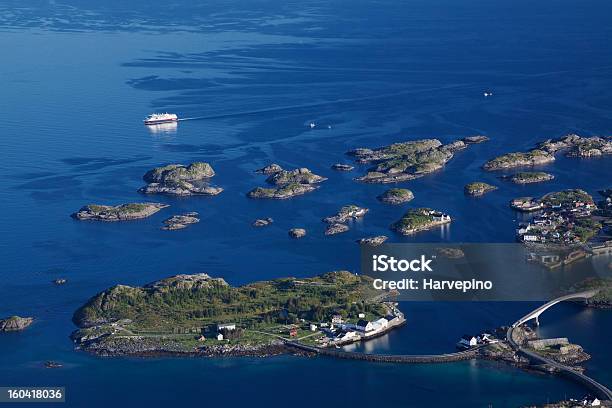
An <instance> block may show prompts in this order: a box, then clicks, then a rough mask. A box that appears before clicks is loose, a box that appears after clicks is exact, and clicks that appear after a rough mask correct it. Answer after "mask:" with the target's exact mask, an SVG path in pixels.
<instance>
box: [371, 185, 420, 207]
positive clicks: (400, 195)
mask: <svg viewBox="0 0 612 408" xmlns="http://www.w3.org/2000/svg"><path fill="white" fill-rule="evenodd" d="M376 198H378V200H379V201H381V202H383V203H386V204H396V205H397V204H402V203H406V202H408V201H411V200H412V199H414V194H413V193H412V191H410V190H407V189H405V188H391V189H389V190H387V191H385V192H384V193H382V194H381V195H379V196H378V197H376Z"/></svg>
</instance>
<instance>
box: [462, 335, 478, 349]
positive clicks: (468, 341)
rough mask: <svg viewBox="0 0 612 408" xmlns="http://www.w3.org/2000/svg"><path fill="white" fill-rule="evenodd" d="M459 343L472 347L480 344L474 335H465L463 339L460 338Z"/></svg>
mask: <svg viewBox="0 0 612 408" xmlns="http://www.w3.org/2000/svg"><path fill="white" fill-rule="evenodd" d="M459 345H460V346H463V347H466V348H470V347H474V346H476V345H478V339H477V338H476V337H474V336H468V335H463V336H462V337H461V340H459Z"/></svg>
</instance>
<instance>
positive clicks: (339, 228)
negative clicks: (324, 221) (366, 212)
mask: <svg viewBox="0 0 612 408" xmlns="http://www.w3.org/2000/svg"><path fill="white" fill-rule="evenodd" d="M348 230H349V227H348V225H346V224H339V223H332V224H329V225H328V226H327V228H326V229H325V235H336V234H340V233H343V232H346V231H348Z"/></svg>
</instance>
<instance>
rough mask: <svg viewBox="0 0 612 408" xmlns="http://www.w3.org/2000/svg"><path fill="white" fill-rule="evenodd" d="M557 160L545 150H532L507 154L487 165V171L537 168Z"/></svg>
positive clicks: (485, 166)
mask: <svg viewBox="0 0 612 408" xmlns="http://www.w3.org/2000/svg"><path fill="white" fill-rule="evenodd" d="M554 160H555V156H554V155H552V154H551V153H548V152H545V151H544V150H538V149H534V150H530V151H528V152H515V153H506V154H504V155H501V156H498V157H496V158H494V159H492V160H489V161H488V162H486V163H485V165H484V166H483V168H484V169H485V170H489V171H491V170H501V169H509V168H513V167H528V166H537V165H540V164H546V163H550V162H552V161H554Z"/></svg>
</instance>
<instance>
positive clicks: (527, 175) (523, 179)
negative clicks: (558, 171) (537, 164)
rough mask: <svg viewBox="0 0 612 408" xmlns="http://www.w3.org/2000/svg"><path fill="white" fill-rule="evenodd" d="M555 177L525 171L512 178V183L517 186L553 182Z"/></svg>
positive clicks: (541, 172)
mask: <svg viewBox="0 0 612 408" xmlns="http://www.w3.org/2000/svg"><path fill="white" fill-rule="evenodd" d="M554 178H555V176H553V175H552V174H550V173H545V172H543V171H524V172H520V173H516V174H514V175H512V176H510V181H512V182H513V183H515V184H531V183H541V182H544V181H550V180H553V179H554Z"/></svg>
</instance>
